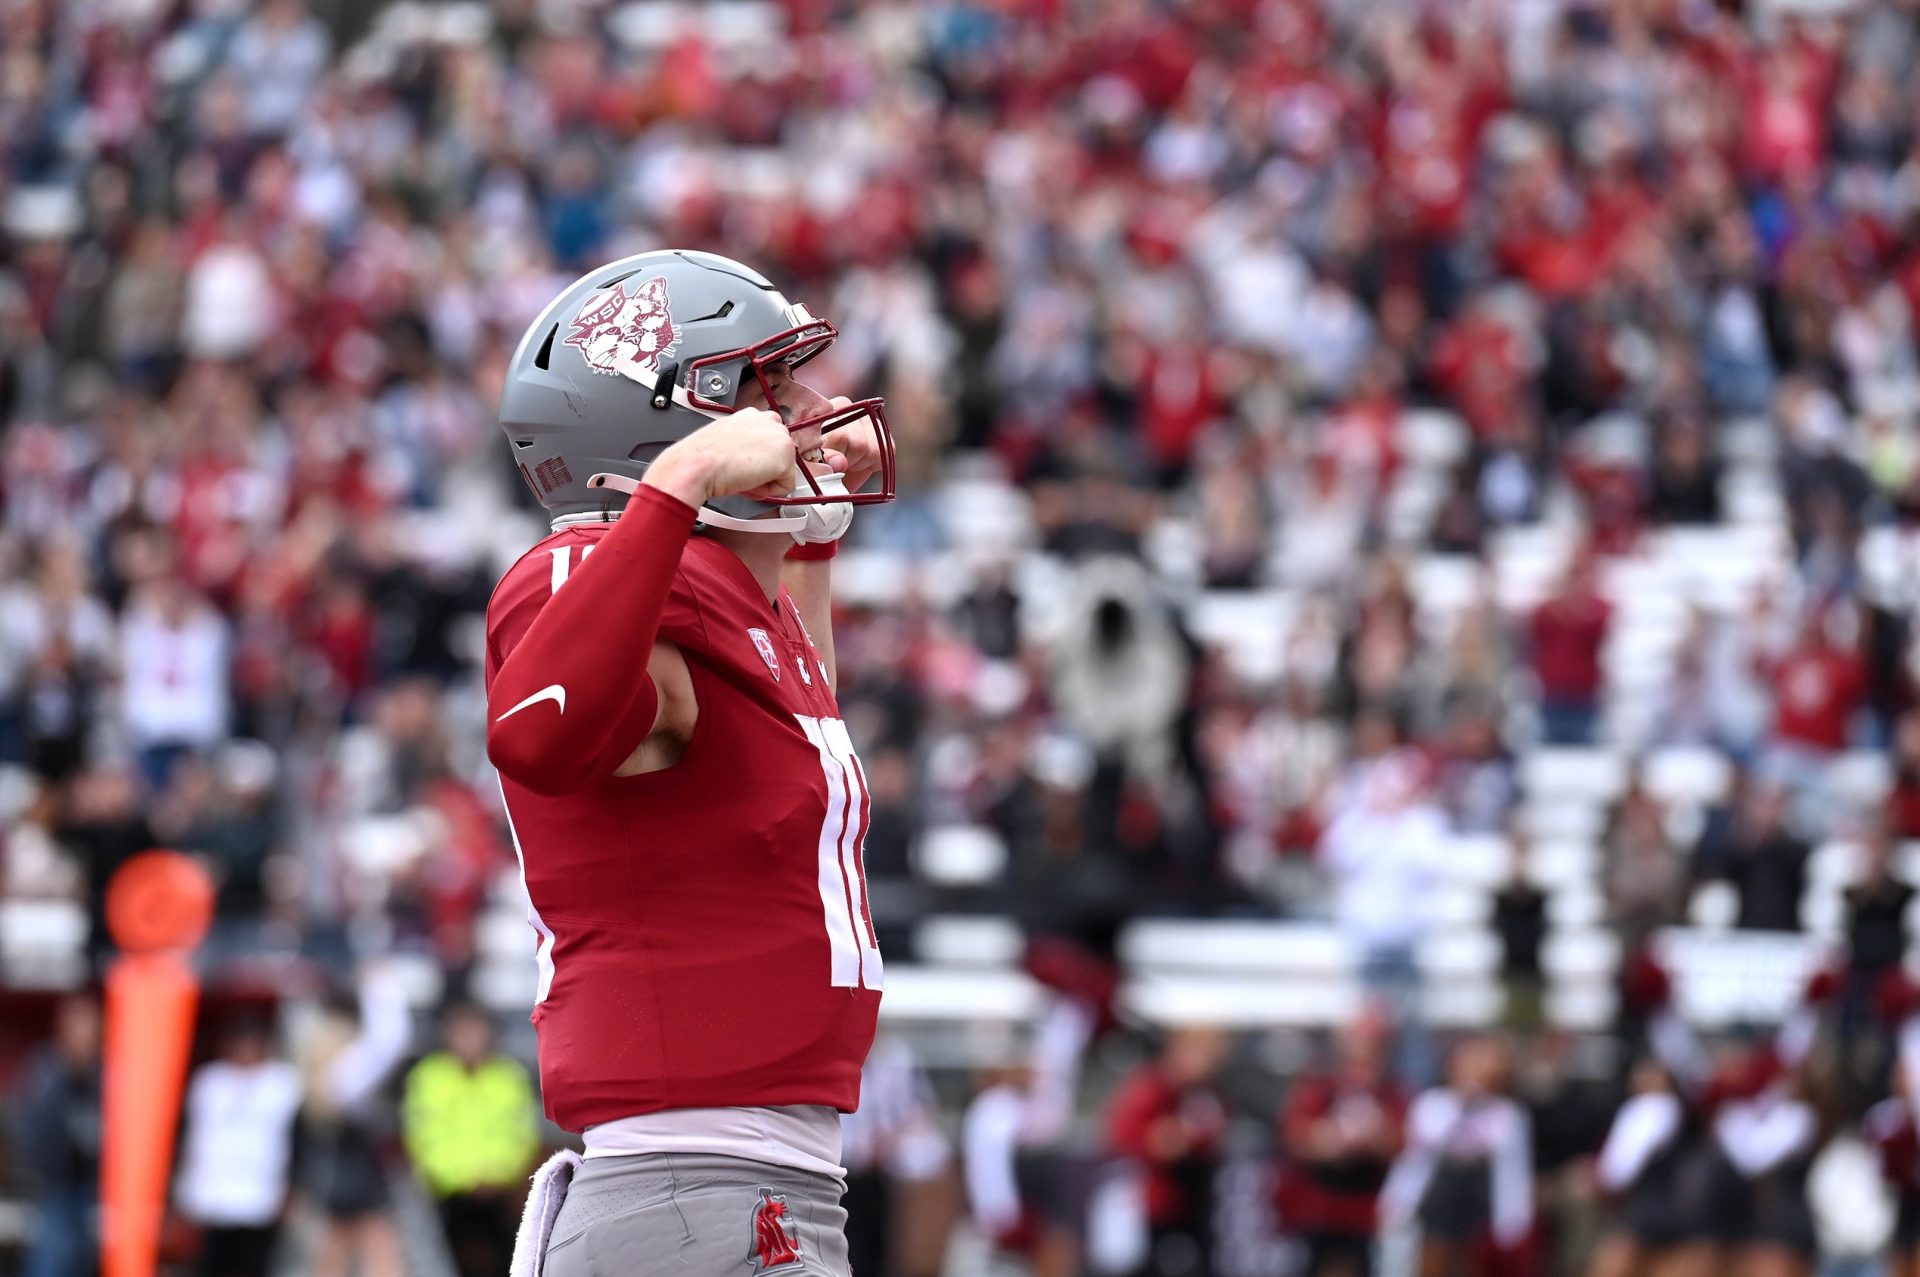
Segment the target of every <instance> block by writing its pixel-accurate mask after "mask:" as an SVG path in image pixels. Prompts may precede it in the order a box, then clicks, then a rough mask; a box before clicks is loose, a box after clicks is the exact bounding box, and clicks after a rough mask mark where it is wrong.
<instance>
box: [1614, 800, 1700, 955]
mask: <svg viewBox="0 0 1920 1277" xmlns="http://www.w3.org/2000/svg"><path fill="white" fill-rule="evenodd" d="M1600 845H1601V854H1602V855H1603V856H1604V858H1605V865H1606V868H1605V871H1604V872H1605V880H1604V882H1605V887H1606V892H1607V905H1608V909H1609V912H1610V917H1611V919H1612V921H1613V923H1614V925H1615V926H1617V927H1619V928H1620V930H1621V931H1622V932H1623V933H1624V934H1625V935H1626V936H1627V937H1628V938H1629V943H1638V941H1639V939H1640V938H1641V937H1644V936H1646V935H1648V934H1650V933H1651V932H1653V931H1654V930H1655V929H1656V928H1659V927H1663V926H1667V925H1669V924H1670V923H1673V922H1675V921H1677V920H1678V919H1679V918H1680V917H1681V914H1682V911H1683V909H1684V907H1685V904H1686V889H1687V867H1686V862H1685V860H1684V859H1683V857H1682V856H1681V854H1680V852H1679V850H1678V849H1677V848H1675V847H1674V845H1673V842H1672V840H1671V839H1670V838H1669V837H1668V836H1667V815H1666V812H1665V811H1664V810H1662V808H1661V806H1660V804H1659V803H1658V802H1657V801H1656V800H1655V799H1654V797H1653V796H1652V795H1651V794H1649V793H1648V792H1647V791H1646V789H1645V788H1644V787H1642V785H1641V784H1640V781H1639V779H1638V778H1637V777H1636V778H1635V780H1634V782H1633V783H1632V784H1631V785H1629V786H1628V788H1627V792H1626V793H1624V794H1622V795H1621V796H1620V801H1619V803H1618V804H1616V805H1615V807H1614V809H1613V812H1612V815H1611V817H1610V818H1609V819H1608V821H1607V827H1606V830H1605V831H1604V833H1603V834H1602V835H1601V844H1600Z"/></svg>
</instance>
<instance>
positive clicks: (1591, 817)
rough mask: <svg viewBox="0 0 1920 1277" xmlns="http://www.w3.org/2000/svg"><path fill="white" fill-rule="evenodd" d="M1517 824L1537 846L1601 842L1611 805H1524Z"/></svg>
mask: <svg viewBox="0 0 1920 1277" xmlns="http://www.w3.org/2000/svg"><path fill="white" fill-rule="evenodd" d="M1514 823H1515V824H1516V825H1517V826H1518V827H1519V828H1520V829H1521V831H1522V832H1524V833H1525V834H1526V835H1527V837H1528V838H1531V839H1532V840H1533V841H1534V842H1535V843H1536V844H1537V843H1542V842H1548V841H1563V842H1589V843H1590V842H1598V841H1599V839H1600V835H1601V834H1602V833H1603V832H1604V831H1605V830H1606V827H1607V804H1606V803H1604V802H1600V801H1595V800H1591V799H1578V798H1552V799H1542V800H1540V801H1537V802H1522V803H1521V805H1520V806H1519V807H1518V808H1516V809H1515V811H1514Z"/></svg>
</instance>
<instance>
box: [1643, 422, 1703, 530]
mask: <svg viewBox="0 0 1920 1277" xmlns="http://www.w3.org/2000/svg"><path fill="white" fill-rule="evenodd" d="M1707 448H1708V441H1707V436H1706V427H1705V425H1704V424H1703V423H1702V422H1700V421H1699V420H1697V419H1695V418H1693V417H1680V418H1676V419H1675V420H1673V421H1670V422H1668V423H1666V425H1665V427H1664V428H1663V429H1661V431H1660V433H1659V437H1658V442H1657V443H1656V444H1655V456H1654V463H1653V482H1652V486H1651V488H1650V490H1649V491H1648V494H1647V516H1648V517H1649V518H1650V519H1652V520H1653V521H1654V522H1655V523H1660V524H1669V523H1718V522H1720V466H1719V465H1718V463H1716V462H1715V461H1714V460H1713V458H1712V457H1711V456H1710V455H1709V454H1708V451H1707Z"/></svg>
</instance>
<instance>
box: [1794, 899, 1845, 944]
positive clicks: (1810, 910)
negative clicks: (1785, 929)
mask: <svg viewBox="0 0 1920 1277" xmlns="http://www.w3.org/2000/svg"><path fill="white" fill-rule="evenodd" d="M1846 923H1847V905H1846V901H1845V899H1844V898H1843V897H1842V896H1841V894H1840V893H1839V892H1838V891H1837V890H1821V889H1819V888H1813V887H1810V888H1808V889H1807V891H1806V893H1805V894H1804V895H1802V896H1801V897H1800V926H1801V928H1802V929H1803V930H1805V931H1806V933H1807V934H1808V935H1809V936H1812V937H1814V938H1816V939H1819V940H1825V941H1826V942H1828V943H1829V944H1832V943H1835V942H1837V941H1838V940H1840V938H1841V937H1843V936H1844V935H1846V929H1847V927H1846Z"/></svg>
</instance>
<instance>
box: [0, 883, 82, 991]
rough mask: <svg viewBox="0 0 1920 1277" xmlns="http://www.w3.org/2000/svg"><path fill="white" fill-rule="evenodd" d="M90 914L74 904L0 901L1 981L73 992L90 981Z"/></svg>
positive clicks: (67, 902) (72, 902) (70, 902)
mask: <svg viewBox="0 0 1920 1277" xmlns="http://www.w3.org/2000/svg"><path fill="white" fill-rule="evenodd" d="M86 943H87V914H86V910H84V909H82V908H81V907H80V905H78V904H77V903H75V902H74V901H71V900H0V980H5V981H6V982H7V983H9V984H15V985H19V986H22V987H33V988H71V987H73V986H75V985H77V984H79V983H80V982H81V981H83V980H84V979H85V978H86V970H87V964H86Z"/></svg>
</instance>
